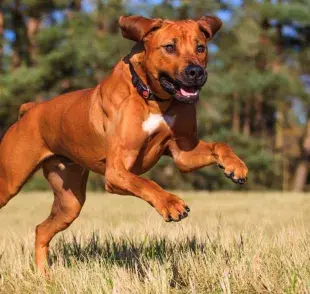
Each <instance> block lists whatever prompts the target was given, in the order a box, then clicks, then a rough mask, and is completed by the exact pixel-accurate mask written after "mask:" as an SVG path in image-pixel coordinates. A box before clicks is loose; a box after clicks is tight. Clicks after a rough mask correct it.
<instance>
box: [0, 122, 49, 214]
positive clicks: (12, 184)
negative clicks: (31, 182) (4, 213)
mask: <svg viewBox="0 0 310 294" xmlns="http://www.w3.org/2000/svg"><path fill="white" fill-rule="evenodd" d="M50 155H52V152H51V151H49V149H48V148H47V147H46V144H45V142H44V140H43V139H42V137H41V135H40V132H39V128H38V125H37V123H36V122H34V121H33V120H32V119H30V118H26V117H25V118H23V119H22V120H20V121H18V122H16V123H15V124H14V125H12V126H11V128H10V129H9V130H8V131H7V133H6V134H5V136H4V137H3V139H2V141H1V143H0V208H1V207H3V206H4V205H6V204H7V202H8V201H9V200H10V199H11V198H12V197H13V196H15V195H16V194H17V193H18V192H19V190H20V189H21V188H22V186H23V184H24V183H25V182H26V181H27V180H28V179H29V178H30V176H31V175H32V174H33V173H34V172H35V171H36V169H38V168H39V167H40V163H41V161H42V160H43V159H44V158H46V157H48V156H50Z"/></svg>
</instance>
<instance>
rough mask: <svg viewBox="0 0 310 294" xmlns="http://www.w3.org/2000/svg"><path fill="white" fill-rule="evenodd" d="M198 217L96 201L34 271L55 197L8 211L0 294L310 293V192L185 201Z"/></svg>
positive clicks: (24, 197)
mask: <svg viewBox="0 0 310 294" xmlns="http://www.w3.org/2000/svg"><path fill="white" fill-rule="evenodd" d="M177 194H179V195H182V196H183V198H184V199H185V200H186V201H187V203H188V204H189V206H190V207H191V213H190V216H189V218H187V219H185V220H183V221H182V222H180V223H165V222H164V221H163V220H162V219H161V217H160V216H159V215H157V213H156V212H155V210H154V209H153V208H152V207H150V206H149V205H148V204H146V203H144V202H143V201H141V200H139V199H136V198H134V197H124V196H117V195H108V194H102V193H96V194H94V193H89V195H88V197H87V198H88V199H87V201H86V204H85V207H84V208H83V211H82V213H81V215H80V217H79V218H78V219H77V220H76V221H75V223H74V224H73V225H72V226H71V227H70V228H69V229H67V230H66V231H65V232H63V233H60V234H58V235H57V236H56V237H55V238H54V240H53V241H52V244H51V258H50V262H51V270H50V277H49V279H44V278H43V277H41V276H40V275H39V274H38V273H37V272H36V271H35V269H34V262H33V244H34V228H35V226H36V225H37V224H38V223H40V222H42V221H43V220H44V219H45V218H46V216H47V215H48V213H49V209H50V207H51V203H52V194H51V193H42V192H38V193H35V192H33V193H22V194H20V195H18V196H16V197H15V198H14V199H13V200H12V201H11V202H10V203H9V204H8V205H7V206H6V207H5V208H3V209H2V210H1V211H0V293H6V294H7V293H125V294H126V293H143V294H144V293H150V294H153V293H310V230H309V229H310V194H297V193H285V194H282V193H250V192H249V193H230V192H221V193H220V192H219V193H211V194H210V193H203V192H199V193H195V192H192V193H183V192H179V193H177Z"/></svg>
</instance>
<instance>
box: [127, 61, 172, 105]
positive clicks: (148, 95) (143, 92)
mask: <svg viewBox="0 0 310 294" xmlns="http://www.w3.org/2000/svg"><path fill="white" fill-rule="evenodd" d="M128 64H129V70H130V74H131V81H132V84H133V85H134V87H135V88H136V89H137V92H138V93H139V95H140V96H141V97H143V98H144V99H147V100H153V101H158V102H167V101H168V100H167V99H162V98H160V97H158V96H157V95H155V94H154V93H153V92H152V91H151V89H150V88H149V87H148V86H147V85H145V84H144V83H143V82H142V80H141V79H140V78H139V76H138V74H137V72H136V71H135V69H134V67H133V64H132V63H131V62H130V60H129V58H128Z"/></svg>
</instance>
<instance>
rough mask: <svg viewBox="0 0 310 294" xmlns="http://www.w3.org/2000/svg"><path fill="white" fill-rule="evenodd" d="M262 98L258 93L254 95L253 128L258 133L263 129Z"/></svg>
mask: <svg viewBox="0 0 310 294" xmlns="http://www.w3.org/2000/svg"><path fill="white" fill-rule="evenodd" d="M262 106H263V97H262V94H260V93H258V94H256V95H255V119H254V128H255V130H256V131H257V132H258V133H261V131H262V130H263V129H264V126H263V111H262Z"/></svg>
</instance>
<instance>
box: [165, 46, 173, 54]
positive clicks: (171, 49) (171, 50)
mask: <svg viewBox="0 0 310 294" xmlns="http://www.w3.org/2000/svg"><path fill="white" fill-rule="evenodd" d="M164 48H165V49H166V51H167V52H168V53H174V52H175V46H174V45H172V44H168V45H165V46H164Z"/></svg>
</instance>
